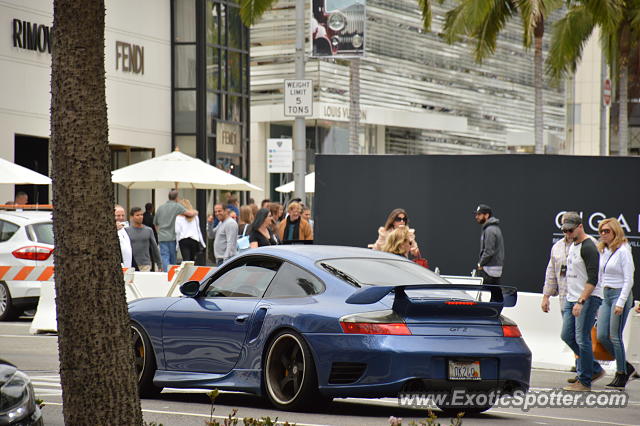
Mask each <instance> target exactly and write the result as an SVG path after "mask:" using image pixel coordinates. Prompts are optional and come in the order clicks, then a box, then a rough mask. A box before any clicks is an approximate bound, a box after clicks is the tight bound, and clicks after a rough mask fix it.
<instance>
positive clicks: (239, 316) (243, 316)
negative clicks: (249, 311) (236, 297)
mask: <svg viewBox="0 0 640 426" xmlns="http://www.w3.org/2000/svg"><path fill="white" fill-rule="evenodd" d="M247 318H249V315H246V314H244V315H238V316H237V317H236V322H245V320H246V319H247Z"/></svg>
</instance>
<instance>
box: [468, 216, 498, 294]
mask: <svg viewBox="0 0 640 426" xmlns="http://www.w3.org/2000/svg"><path fill="white" fill-rule="evenodd" d="M474 214H475V217H476V222H478V223H479V224H480V225H482V232H481V234H480V259H479V260H478V272H479V273H480V276H481V277H482V278H483V283H484V284H494V285H499V284H500V278H501V277H502V267H503V266H504V239H503V238H502V230H501V229H500V220H499V219H497V218H495V217H493V210H491V207H489V206H488V205H486V204H480V205H479V206H478V207H476V210H475V212H474Z"/></svg>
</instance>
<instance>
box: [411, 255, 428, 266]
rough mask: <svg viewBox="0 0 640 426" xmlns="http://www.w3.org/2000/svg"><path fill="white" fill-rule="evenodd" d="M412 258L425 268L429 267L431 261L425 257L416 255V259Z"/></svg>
mask: <svg viewBox="0 0 640 426" xmlns="http://www.w3.org/2000/svg"><path fill="white" fill-rule="evenodd" d="M412 260H413V261H414V262H415V263H417V264H418V265H420V266H424V267H425V268H427V269H429V262H428V261H427V259H425V258H424V257H416V258H415V259H412Z"/></svg>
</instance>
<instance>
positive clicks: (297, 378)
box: [264, 330, 322, 410]
mask: <svg viewBox="0 0 640 426" xmlns="http://www.w3.org/2000/svg"><path fill="white" fill-rule="evenodd" d="M264 381H265V387H266V391H267V392H266V393H267V396H268V397H269V400H270V401H271V402H272V403H273V405H275V406H276V407H278V408H280V409H283V410H300V409H303V408H307V407H309V406H310V405H311V404H316V405H317V403H318V401H319V399H322V397H321V396H320V395H319V393H318V378H317V375H316V368H315V365H314V362H313V358H312V356H311V352H310V350H309V347H308V346H307V343H306V342H305V341H304V339H303V338H302V336H300V335H299V334H298V333H296V332H294V331H289V330H286V331H281V332H280V333H278V334H277V335H276V336H275V337H274V338H273V340H272V341H271V344H270V345H269V348H268V349H267V354H266V361H265V367H264Z"/></svg>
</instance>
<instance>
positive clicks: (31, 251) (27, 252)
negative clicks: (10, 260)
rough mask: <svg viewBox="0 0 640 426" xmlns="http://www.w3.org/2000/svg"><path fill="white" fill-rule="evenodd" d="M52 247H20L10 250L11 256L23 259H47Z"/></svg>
mask: <svg viewBox="0 0 640 426" xmlns="http://www.w3.org/2000/svg"><path fill="white" fill-rule="evenodd" d="M51 253H53V249H51V248H48V247H40V246H28V247H22V248H19V249H17V250H14V251H12V252H11V254H12V255H13V257H16V258H18V259H25V260H47V259H48V258H49V256H51Z"/></svg>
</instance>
